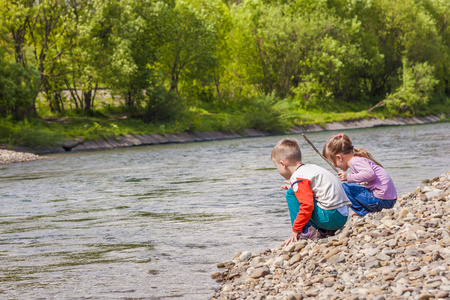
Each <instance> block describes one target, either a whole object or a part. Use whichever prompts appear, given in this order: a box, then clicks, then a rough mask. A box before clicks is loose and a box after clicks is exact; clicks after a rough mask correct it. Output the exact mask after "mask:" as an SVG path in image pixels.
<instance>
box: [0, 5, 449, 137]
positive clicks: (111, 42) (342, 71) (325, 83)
mask: <svg viewBox="0 0 450 300" xmlns="http://www.w3.org/2000/svg"><path fill="white" fill-rule="evenodd" d="M0 15H1V16H2V18H0V67H1V68H0V117H3V118H5V117H10V116H13V117H14V118H19V119H20V118H26V117H28V116H29V115H36V114H37V115H38V116H39V114H44V112H45V111H48V113H52V114H59V115H65V114H66V115H67V114H68V111H72V113H73V111H75V112H83V111H93V110H96V109H100V107H101V106H103V107H107V108H108V110H109V111H110V112H111V111H114V110H115V109H119V110H120V111H122V112H126V113H127V114H128V115H129V116H130V117H132V118H133V117H134V118H139V119H141V120H144V121H145V122H151V123H157V122H168V121H173V120H180V118H185V117H186V116H188V117H189V116H190V118H191V119H190V120H188V121H187V123H189V124H190V125H187V126H188V127H189V126H190V127H191V129H192V128H195V126H196V122H197V120H196V118H195V115H209V116H213V115H214V114H217V113H221V115H220V118H223V119H224V123H223V124H224V125H223V126H224V127H223V129H230V130H233V129H235V128H233V126H231V124H237V123H239V122H242V121H239V118H236V117H235V116H236V112H238V113H239V115H240V116H241V117H245V118H246V120H247V121H246V122H248V123H246V124H245V125H246V126H253V127H258V128H261V129H268V130H279V129H280V130H281V129H282V128H284V126H286V122H285V121H286V118H287V117H291V118H292V119H293V120H294V121H295V118H296V117H295V116H293V115H288V114H287V112H288V111H295V110H296V111H297V112H300V111H301V110H304V109H306V110H314V109H320V110H322V111H332V110H342V109H345V110H349V111H351V110H353V111H358V110H362V109H363V110H367V109H369V108H372V109H373V108H374V107H375V108H376V107H380V106H383V107H384V108H383V109H386V110H388V111H389V112H391V113H397V112H405V111H408V112H410V113H411V114H414V113H417V112H418V111H420V110H421V109H423V108H424V107H425V106H426V105H427V103H429V102H430V101H432V102H433V101H434V102H436V103H439V102H440V103H441V104H442V105H448V104H450V103H449V100H448V99H449V97H450V84H449V82H450V26H449V24H450V2H449V1H445V0H370V1H369V0H290V1H289V0H139V1H136V0H120V1H119V0H69V1H67V0H40V1H35V0H16V1H11V0H0ZM104 90H107V91H108V92H109V93H110V98H109V99H107V100H105V101H104V102H103V103H101V104H102V105H100V102H99V100H98V99H99V97H98V94H99V91H104ZM96 100H97V102H96ZM282 108H284V109H282ZM193 116H194V117H193ZM297 117H298V116H297ZM227 124H228V125H227ZM241 125H242V124H241ZM188 129H189V128H188Z"/></svg>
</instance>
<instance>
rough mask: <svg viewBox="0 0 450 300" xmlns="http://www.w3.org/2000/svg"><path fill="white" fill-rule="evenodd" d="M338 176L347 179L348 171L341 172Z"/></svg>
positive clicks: (343, 179) (342, 179)
mask: <svg viewBox="0 0 450 300" xmlns="http://www.w3.org/2000/svg"><path fill="white" fill-rule="evenodd" d="M338 176H339V179H341V181H347V173H345V172H339V173H338Z"/></svg>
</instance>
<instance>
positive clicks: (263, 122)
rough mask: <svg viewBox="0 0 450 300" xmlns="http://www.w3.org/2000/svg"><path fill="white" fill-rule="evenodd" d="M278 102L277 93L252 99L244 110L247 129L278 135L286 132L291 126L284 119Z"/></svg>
mask: <svg viewBox="0 0 450 300" xmlns="http://www.w3.org/2000/svg"><path fill="white" fill-rule="evenodd" d="M278 101H279V99H277V97H276V96H275V93H272V94H269V95H265V96H262V97H259V98H255V99H252V101H251V102H250V103H249V104H248V105H247V106H246V107H245V109H244V116H243V119H244V120H245V121H246V127H247V128H255V129H260V130H264V131H269V132H277V133H281V132H284V131H286V130H287V129H288V127H289V124H288V123H287V121H286V118H283V110H282V109H280V107H279V106H277V105H276V104H277V102H278Z"/></svg>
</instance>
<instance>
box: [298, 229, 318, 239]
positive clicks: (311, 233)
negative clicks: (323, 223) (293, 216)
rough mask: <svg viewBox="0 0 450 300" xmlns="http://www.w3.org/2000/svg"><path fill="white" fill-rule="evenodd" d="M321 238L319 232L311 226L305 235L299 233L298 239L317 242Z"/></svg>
mask: <svg viewBox="0 0 450 300" xmlns="http://www.w3.org/2000/svg"><path fill="white" fill-rule="evenodd" d="M318 237H319V232H317V230H316V229H315V228H314V227H312V226H309V228H308V230H307V231H306V232H305V233H303V232H302V233H299V234H298V239H300V240H315V239H317V238H318Z"/></svg>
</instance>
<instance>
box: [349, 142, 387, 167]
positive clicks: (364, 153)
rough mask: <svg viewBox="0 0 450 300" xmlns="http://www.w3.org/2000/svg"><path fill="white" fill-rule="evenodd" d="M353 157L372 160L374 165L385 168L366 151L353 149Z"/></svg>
mask: <svg viewBox="0 0 450 300" xmlns="http://www.w3.org/2000/svg"><path fill="white" fill-rule="evenodd" d="M353 155H355V156H360V157H365V158H367V159H370V160H371V161H373V162H374V163H376V164H377V165H379V166H380V167H382V168H383V166H382V165H381V164H380V163H379V162H377V161H376V160H375V159H374V158H373V156H372V154H370V153H369V152H367V151H366V150H364V149H361V148H356V147H353Z"/></svg>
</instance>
